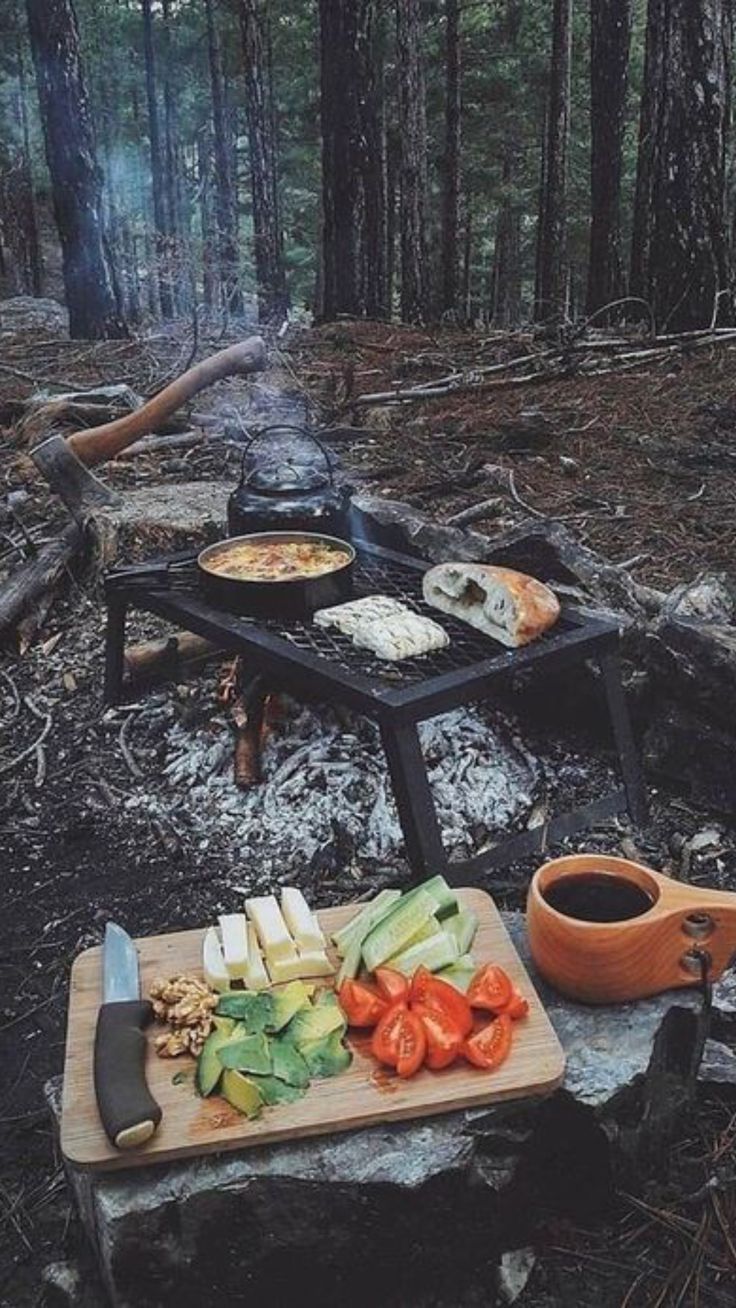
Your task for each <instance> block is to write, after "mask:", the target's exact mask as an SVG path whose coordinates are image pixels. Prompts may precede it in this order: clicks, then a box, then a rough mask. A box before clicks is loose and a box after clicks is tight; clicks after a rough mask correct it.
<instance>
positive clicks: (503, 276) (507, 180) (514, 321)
mask: <svg viewBox="0 0 736 1308" xmlns="http://www.w3.org/2000/svg"><path fill="white" fill-rule="evenodd" d="M516 165H517V157H516V149H515V147H514V144H513V143H512V142H507V144H506V149H505V152H504V160H503V174H502V180H503V192H502V198H501V203H500V205H499V209H498V218H497V221H496V240H495V243H494V250H493V271H492V280H491V322H492V323H493V326H494V327H516V326H518V324H519V322H520V321H521V208H520V206H519V204H518V203H516V201H515V200H514V198H513V187H514V178H515V172H516Z"/></svg>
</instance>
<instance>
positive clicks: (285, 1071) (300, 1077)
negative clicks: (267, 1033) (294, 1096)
mask: <svg viewBox="0 0 736 1308" xmlns="http://www.w3.org/2000/svg"><path fill="white" fill-rule="evenodd" d="M271 1058H272V1060H273V1074H274V1076H275V1077H277V1078H278V1080H279V1081H285V1082H286V1083H287V1085H293V1086H297V1087H299V1088H300V1089H306V1087H307V1086H308V1085H309V1068H308V1067H307V1064H306V1063H305V1061H304V1059H303V1058H302V1056H301V1054H300V1053H299V1050H298V1049H297V1048H296V1046H295V1045H293V1044H292V1043H291V1041H290V1040H282V1039H276V1040H272V1041H271Z"/></svg>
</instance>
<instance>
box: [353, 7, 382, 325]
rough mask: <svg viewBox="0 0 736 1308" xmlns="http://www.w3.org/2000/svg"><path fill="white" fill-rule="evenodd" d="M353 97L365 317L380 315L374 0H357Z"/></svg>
mask: <svg viewBox="0 0 736 1308" xmlns="http://www.w3.org/2000/svg"><path fill="white" fill-rule="evenodd" d="M357 10H358V30H357V65H358V67H357V87H356V89H357V96H358V112H359V122H360V143H361V153H360V159H361V189H362V197H361V209H362V223H361V238H362V239H361V299H362V302H363V306H364V308H365V312H366V314H367V315H368V317H369V318H386V317H388V313H389V301H388V293H387V285H386V132H385V124H384V117H383V58H382V50H381V35H382V34H381V32H380V31H379V30H378V27H379V16H378V11H377V5H376V0H357Z"/></svg>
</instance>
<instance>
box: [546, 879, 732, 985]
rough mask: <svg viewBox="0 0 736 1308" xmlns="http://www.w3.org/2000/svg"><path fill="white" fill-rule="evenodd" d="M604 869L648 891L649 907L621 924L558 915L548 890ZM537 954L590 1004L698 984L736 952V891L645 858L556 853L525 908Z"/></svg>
mask: <svg viewBox="0 0 736 1308" xmlns="http://www.w3.org/2000/svg"><path fill="white" fill-rule="evenodd" d="M592 873H596V874H599V873H600V874H605V875H609V876H612V877H616V878H621V877H623V878H626V879H628V880H629V881H631V882H633V883H634V884H635V885H637V886H639V887H641V889H643V890H645V891H646V893H647V894H648V895H649V897H650V898H651V899H652V906H651V908H649V909H647V911H646V912H644V913H642V914H640V916H638V917H633V918H628V919H626V920H625V921H621V922H584V921H580V920H578V919H577V918H574V917H568V916H566V915H565V914H563V913H559V912H557V910H556V909H554V908H552V906H551V905H550V904H548V903H547V901H546V899H545V897H544V893H545V891H548V890H549V888H550V886H551V885H552V884H553V883H554V882H555V881H557V880H559V879H560V878H561V877H570V876H575V875H577V876H580V875H588V876H590V875H591V874H592ZM526 924H527V931H528V933H529V944H530V948H531V952H532V957H533V959H534V962H535V964H536V966H537V967H538V969H539V971H540V972H541V974H542V976H543V977H544V978H545V980H546V981H549V983H550V985H552V986H554V987H555V989H557V990H559V991H561V992H562V994H565V995H569V996H570V998H572V999H582V1000H584V1001H585V1002H586V1003H589V1004H610V1003H620V1002H622V1001H624V1000H627V999H642V998H644V996H645V995H654V994H657V993H658V992H659V991H660V990H670V989H672V988H673V987H675V986H694V985H698V984H699V983H700V981H701V978H702V963H701V958H702V955H703V954H705V957H706V961H707V965H708V977H709V978H710V979H714V978H715V977H718V976H720V974H721V972H723V970H724V968H725V967H727V966H728V964H729V962H730V961H731V959H732V957H733V955H734V953H736V894H731V893H727V892H725V891H719V890H696V889H694V888H693V887H692V886H688V885H683V884H682V883H681V882H679V881H671V880H670V879H669V877H664V876H662V875H661V874H660V873H658V872H652V871H651V870H650V868H647V867H643V866H642V865H641V864H640V863H632V862H630V861H629V860H628V859H625V858H609V857H608V856H607V855H604V854H574V855H571V856H570V857H568V858H556V859H554V860H553V861H552V862H550V863H545V864H544V866H543V867H540V868H539V870H538V871H537V872H536V873H535V874H534V877H533V878H532V882H531V885H530V887H529V894H528V897H527V906H526Z"/></svg>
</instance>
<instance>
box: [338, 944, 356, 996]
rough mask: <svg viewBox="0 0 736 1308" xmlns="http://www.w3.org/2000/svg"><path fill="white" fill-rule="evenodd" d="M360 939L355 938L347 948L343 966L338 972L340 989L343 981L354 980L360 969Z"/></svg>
mask: <svg viewBox="0 0 736 1308" xmlns="http://www.w3.org/2000/svg"><path fill="white" fill-rule="evenodd" d="M360 946H361V942H360V940H354V941H353V942H352V944H350V945H349V946H348V948H347V949H346V950H345V957H344V958H343V960H342V966H341V967H340V971H339V972H338V974H337V981H336V983H335V984H336V986H337V989H338V990H339V989H340V986H341V985H342V983H343V981H354V980H355V978H356V976H357V975H358V973H359V971H360Z"/></svg>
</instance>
